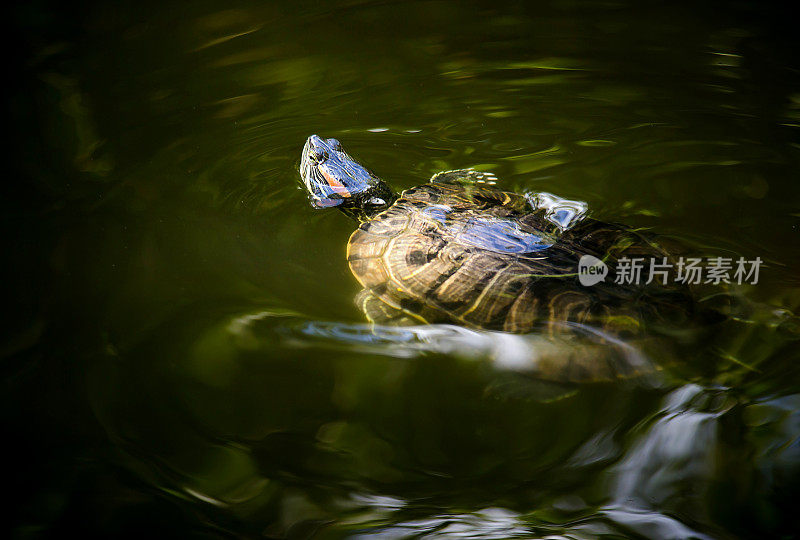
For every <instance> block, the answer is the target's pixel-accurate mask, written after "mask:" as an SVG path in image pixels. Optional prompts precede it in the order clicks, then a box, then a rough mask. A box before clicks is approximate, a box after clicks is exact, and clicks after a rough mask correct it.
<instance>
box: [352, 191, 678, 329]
mask: <svg viewBox="0 0 800 540" xmlns="http://www.w3.org/2000/svg"><path fill="white" fill-rule="evenodd" d="M586 254H588V255H593V256H595V257H597V258H599V259H603V260H610V261H613V260H614V259H615V258H618V257H621V256H626V257H636V256H641V257H648V258H649V257H667V256H668V255H667V253H666V252H665V251H664V250H662V249H661V248H659V247H658V246H656V245H654V244H653V243H652V241H650V240H648V239H646V238H644V237H643V236H641V235H639V234H638V233H635V232H633V231H631V230H630V229H627V228H624V227H622V226H619V225H611V224H605V223H601V222H598V221H594V220H590V219H587V220H584V221H583V222H581V223H580V224H579V225H577V226H576V227H575V228H573V229H571V230H569V231H567V232H563V233H562V232H560V231H558V229H557V227H555V226H554V225H553V224H552V223H550V222H548V221H547V220H546V219H545V216H544V212H542V211H538V212H537V211H535V210H534V209H533V208H532V207H531V205H530V202H529V201H528V200H527V199H526V198H525V197H523V196H521V195H518V194H515V193H510V192H505V191H501V190H498V189H495V188H492V187H489V186H481V185H460V184H426V185H422V186H419V187H416V188H412V189H409V190H406V191H405V192H403V194H402V195H401V196H400V198H399V199H398V200H397V201H396V202H395V203H394V204H393V205H392V206H391V207H390V208H388V209H387V210H385V211H383V212H381V213H380V214H378V215H377V216H375V217H374V218H373V219H371V220H369V221H366V222H364V223H362V224H361V226H360V227H359V228H358V230H356V231H355V232H354V233H353V235H352V236H351V237H350V241H349V243H348V249H347V259H348V262H349V265H350V269H351V270H352V272H353V274H354V275H355V277H356V278H357V279H358V281H359V282H360V283H361V284H362V285H363V286H364V291H363V292H362V294H361V295H360V296H359V299H360V302H361V304H362V308H363V309H364V311H365V312H366V313H367V315H368V316H369V317H370V318H371V319H373V320H381V321H387V320H390V319H392V318H393V317H395V318H396V317H397V316H398V315H399V316H403V317H405V318H409V317H410V318H413V319H414V320H416V321H418V322H425V323H436V322H452V323H456V324H461V325H465V326H468V327H476V328H487V329H496V330H503V331H506V332H515V333H524V332H529V331H531V330H532V329H534V328H541V327H542V325H547V326H548V327H550V330H551V331H552V330H553V328H555V326H554V325H552V323H554V322H558V323H564V322H575V323H586V324H591V325H594V326H598V325H599V326H603V327H604V328H607V327H609V326H615V327H616V328H615V330H616V332H615V333H616V334H617V335H619V334H620V333H621V331H624V330H626V329H633V330H634V331H636V330H637V327H638V325H639V322H640V321H641V320H643V319H644V318H652V317H654V316H658V315H659V313H660V311H662V310H659V308H658V307H657V305H656V304H658V302H653V301H652V297H651V295H650V294H649V293H646V292H645V291H644V288H642V287H636V286H632V285H627V286H621V285H616V284H614V283H613V280H607V281H609V282H608V283H606V282H602V283H599V284H597V285H595V286H593V287H583V286H582V285H580V283H579V282H578V279H577V275H576V272H577V268H578V260H579V259H580V257H581V256H582V255H586ZM661 292H662V293H663V292H664V291H663V290H662V291H661ZM643 296H648V300H649V301H645V302H641V301H637V300H642V298H643ZM670 302H671V303H674V295H672V296H671V300H670ZM661 303H662V304H663V302H661ZM677 304H678V307H679V310H681V309H683V308H684V307H685V304H684V303H683V302H682V301H679V302H677ZM562 326H563V324H562Z"/></svg>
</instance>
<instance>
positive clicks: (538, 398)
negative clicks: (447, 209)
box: [0, 1, 800, 538]
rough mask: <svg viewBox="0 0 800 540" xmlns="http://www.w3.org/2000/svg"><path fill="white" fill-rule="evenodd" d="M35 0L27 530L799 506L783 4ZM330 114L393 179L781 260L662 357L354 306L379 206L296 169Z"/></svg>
mask: <svg viewBox="0 0 800 540" xmlns="http://www.w3.org/2000/svg"><path fill="white" fill-rule="evenodd" d="M12 18H13V21H14V23H15V27H16V29H17V34H16V35H15V37H16V38H17V39H16V41H17V42H18V43H19V44H20V46H21V47H22V48H23V49H24V53H23V54H21V55H14V59H13V60H11V67H10V72H11V74H12V75H13V76H12V78H11V80H12V81H13V83H12V85H11V98H10V102H9V103H10V105H11V111H12V129H11V130H9V132H10V133H11V134H12V138H13V140H12V141H11V142H10V143H8V144H9V146H10V148H11V150H12V156H11V160H10V164H11V167H10V174H9V175H8V178H7V184H6V185H5V186H4V188H3V190H4V191H3V197H2V198H0V204H1V205H2V209H3V220H2V223H3V231H2V233H3V239H4V241H5V242H6V246H5V253H6V254H7V261H6V264H5V265H4V280H3V282H4V284H5V285H6V289H7V291H6V293H5V294H4V298H5V306H6V312H7V314H8V317H7V319H6V323H5V324H4V325H3V332H2V342H1V343H2V345H0V351H1V352H2V358H3V372H2V373H3V390H4V391H3V405H4V407H3V411H4V413H3V423H4V426H5V429H4V432H5V434H6V439H5V440H6V444H5V445H4V446H5V447H6V449H7V451H8V456H9V457H7V458H6V464H7V468H8V469H9V471H10V475H9V478H10V480H9V481H7V483H6V492H7V501H10V502H7V503H6V510H7V511H8V515H9V516H10V518H8V519H6V520H5V522H4V524H5V525H6V527H7V528H8V529H9V530H10V532H13V534H14V535H15V536H16V537H23V538H24V537H29V536H38V535H40V534H42V533H44V532H47V533H51V534H58V533H64V532H67V531H70V532H75V531H78V532H83V533H85V534H92V535H94V534H98V535H109V534H131V535H132V534H139V535H141V534H152V533H153V531H159V532H160V531H164V532H167V533H171V534H172V535H174V536H186V535H190V534H191V535H198V536H210V537H216V536H231V535H232V536H245V537H257V536H267V537H293V538H305V537H322V538H334V537H342V536H350V537H356V538H366V537H374V536H378V537H384V538H398V537H406V536H411V535H422V536H429V537H447V538H449V537H454V536H463V537H476V538H477V537H487V538H509V537H533V538H537V537H546V536H549V537H553V538H596V537H598V536H607V537H614V538H619V537H637V536H642V537H658V538H685V537H697V538H707V537H711V538H733V537H754V538H763V537H767V536H769V537H790V536H793V535H794V534H795V533H796V532H797V525H796V517H795V506H796V500H797V496H798V495H800V493H799V492H798V491H799V488H800V445H798V434H800V414H798V410H800V393H798V388H799V386H798V380H799V379H800V372H799V371H798V368H797V366H798V363H797V362H798V360H800V358H798V348H797V337H798V324H797V320H796V319H795V318H794V317H793V310H795V309H796V307H797V305H798V303H800V295H799V294H798V280H797V275H798V274H797V269H798V267H800V264H798V263H800V249H798V243H797V227H798V223H797V220H798V216H799V215H800V210H798V201H799V200H800V197H798V195H800V193H798V192H799V191H800V187H798V186H799V184H798V183H797V182H796V175H797V171H798V164H800V139H798V129H799V128H800V76H799V75H798V73H800V71H798V67H800V66H798V64H797V58H798V56H797V54H796V52H797V42H796V39H795V38H794V37H793V33H794V30H795V29H794V28H793V19H792V18H791V17H790V16H789V15H788V14H787V13H783V12H781V11H780V9H778V8H777V7H776V6H772V7H769V6H762V5H758V4H756V3H738V4H735V5H732V6H727V5H725V4H722V3H720V4H715V5H713V7H706V8H703V7H697V6H694V5H693V4H691V3H685V4H682V3H678V4H672V3H671V4H669V5H667V4H655V5H641V4H638V3H632V4H631V5H629V6H624V5H622V4H618V3H613V2H605V3H584V2H568V1H563V2H549V3H542V4H540V3H535V4H534V3H530V4H527V3H525V4H522V3H520V4H502V3H497V2H491V3H482V2H478V3H469V4H462V3H454V2H425V3H422V2H419V3H404V4H395V3H382V2H373V3H367V2H363V3H362V2H340V3H339V4H338V5H334V4H329V3H322V4H316V3H304V2H301V3H296V2H275V3H268V4H266V5H262V4H257V3H239V4H237V5H236V6H233V7H232V6H230V5H224V6H223V5H222V4H214V3H212V2H201V3H196V2H195V3H180V2H174V3H163V2H162V3H136V4H130V5H117V4H108V5H106V4H100V3H97V4H95V3H84V4H81V5H80V6H78V7H71V8H70V9H69V10H66V9H64V8H59V7H56V6H55V5H49V4H47V3H46V2H39V3H35V4H29V5H26V6H16V7H14V8H13V9H12ZM312 133H318V134H320V135H322V136H324V137H336V138H337V139H339V140H340V141H341V142H342V144H343V145H344V146H345V148H346V149H347V150H348V152H350V153H351V154H352V155H354V156H355V157H357V158H358V159H359V160H360V161H361V162H362V163H364V164H365V165H366V166H367V167H369V168H370V169H371V170H372V171H374V172H375V173H376V174H377V175H378V176H380V177H381V178H384V179H385V180H387V181H388V182H389V183H390V184H391V185H392V186H393V187H394V188H395V189H404V188H408V187H412V186H414V185H417V184H419V183H421V182H423V181H425V180H426V179H427V178H429V177H430V176H431V175H432V174H434V173H436V172H439V171H442V170H449V169H458V168H465V167H474V168H475V169H476V170H479V171H486V172H490V173H493V174H494V175H496V176H497V178H498V180H497V183H498V185H500V186H501V187H503V188H507V189H510V190H515V191H518V192H520V193H522V192H549V193H554V194H557V195H558V196H560V197H566V198H568V199H575V200H580V201H586V202H587V203H588V206H589V209H590V210H589V211H590V214H591V215H593V216H595V217H598V218H602V219H605V220H609V221H618V222H624V223H626V224H628V225H631V226H633V227H643V228H652V229H653V230H655V231H657V232H658V233H660V234H662V235H666V236H670V237H673V238H675V239H678V240H680V241H682V242H684V243H686V244H688V245H691V246H692V248H693V249H694V251H695V252H696V253H701V254H702V255H704V256H706V255H707V256H726V257H738V256H743V257H746V258H747V259H754V258H755V257H761V258H762V259H763V260H764V261H765V264H764V267H763V268H762V272H761V276H760V280H759V283H758V284H757V285H750V286H747V285H745V286H741V287H733V288H732V292H733V293H734V298H736V302H737V305H736V306H734V307H732V308H726V309H727V310H728V311H727V312H728V313H729V314H730V317H729V318H728V321H727V322H726V323H725V324H724V325H722V326H721V327H720V329H719V331H718V332H716V333H715V334H714V335H713V336H697V335H694V334H693V333H691V332H689V333H688V335H682V334H680V333H677V334H675V335H674V336H673V338H672V339H674V341H675V342H676V343H678V342H681V343H683V344H684V345H685V344H686V343H689V344H690V346H688V347H685V348H684V350H685V351H687V352H685V353H682V356H681V357H680V358H671V359H670V360H672V362H667V363H665V366H667V367H665V369H664V370H663V371H662V372H659V373H658V374H657V376H655V377H646V378H644V379H643V380H640V379H634V380H623V381H618V382H615V383H603V384H588V385H558V384H552V383H545V382H542V381H537V380H536V379H534V378H532V377H530V376H529V374H528V373H527V372H526V371H525V357H526V355H527V354H528V352H527V351H529V350H530V349H531V348H532V347H533V348H535V347H536V346H537V341H536V340H537V336H535V335H534V336H510V335H507V334H502V333H484V332H474V331H467V330H465V329H461V328H458V327H448V326H434V327H413V328H411V329H392V328H388V327H383V328H378V329H377V330H376V331H373V330H372V329H371V328H370V327H368V326H366V325H365V324H364V319H363V316H362V314H361V313H360V311H359V310H358V309H357V307H356V306H355V305H354V304H353V297H354V295H355V294H356V292H357V291H358V286H357V283H356V282H355V280H354V279H353V277H352V276H351V274H350V272H349V270H348V268H347V264H346V261H345V257H344V246H345V243H346V240H347V237H348V235H349V234H350V232H351V231H352V230H353V228H354V225H353V223H352V222H350V221H349V220H348V219H347V218H345V217H344V216H343V215H341V214H340V213H338V212H337V211H335V210H320V211H314V210H312V209H311V208H310V206H309V204H308V201H307V198H306V196H305V194H304V192H303V191H302V189H301V184H300V182H299V177H298V171H297V166H298V163H299V158H300V150H301V148H302V146H303V143H304V141H305V139H306V137H308V136H309V135H310V134H312ZM710 301H713V299H712V300H710ZM649 360H653V361H654V362H655V361H660V360H663V359H662V358H659V357H658V355H657V354H655V355H654V356H653V357H652V358H650V359H649Z"/></svg>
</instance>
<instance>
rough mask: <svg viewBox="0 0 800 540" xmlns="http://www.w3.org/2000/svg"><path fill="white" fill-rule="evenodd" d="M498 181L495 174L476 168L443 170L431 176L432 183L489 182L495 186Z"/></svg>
mask: <svg viewBox="0 0 800 540" xmlns="http://www.w3.org/2000/svg"><path fill="white" fill-rule="evenodd" d="M496 183H497V177H496V176H495V175H494V174H492V173H490V172H482V171H476V170H475V169H455V170H452V171H442V172H438V173H436V174H434V175H433V176H432V177H431V184H488V185H490V186H493V185H494V184H496Z"/></svg>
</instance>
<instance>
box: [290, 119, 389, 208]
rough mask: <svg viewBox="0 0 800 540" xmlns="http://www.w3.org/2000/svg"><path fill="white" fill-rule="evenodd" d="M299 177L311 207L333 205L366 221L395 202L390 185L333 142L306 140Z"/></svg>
mask: <svg viewBox="0 0 800 540" xmlns="http://www.w3.org/2000/svg"><path fill="white" fill-rule="evenodd" d="M300 176H301V177H302V179H303V183H304V184H305V186H306V190H307V191H308V198H309V199H310V201H311V205H312V206H313V207H314V208H328V207H331V206H336V207H338V208H339V209H341V210H342V211H344V212H345V213H347V214H350V215H353V216H354V217H358V218H366V217H370V216H372V215H374V214H376V213H377V212H380V211H381V210H383V209H384V208H386V207H387V206H389V205H390V204H392V202H393V201H394V199H395V195H394V193H392V190H391V189H389V186H387V185H386V184H385V183H384V182H383V180H381V179H380V178H378V177H377V176H375V175H374V174H372V173H371V172H370V171H368V170H367V169H366V168H365V167H364V166H363V165H361V164H360V163H358V162H357V161H356V160H354V159H353V158H352V157H350V156H349V155H348V154H347V153H346V152H345V151H344V150H343V149H342V145H341V144H340V143H339V141H337V140H336V139H323V138H322V137H319V136H318V135H312V136H310V137H309V138H308V140H307V141H306V144H305V146H304V147H303V155H302V158H301V159H300Z"/></svg>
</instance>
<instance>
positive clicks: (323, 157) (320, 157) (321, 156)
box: [313, 150, 328, 163]
mask: <svg viewBox="0 0 800 540" xmlns="http://www.w3.org/2000/svg"><path fill="white" fill-rule="evenodd" d="M313 159H314V162H315V163H325V162H326V161H328V152H326V151H325V150H323V151H322V152H318V153H315V154H314V156H313Z"/></svg>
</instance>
